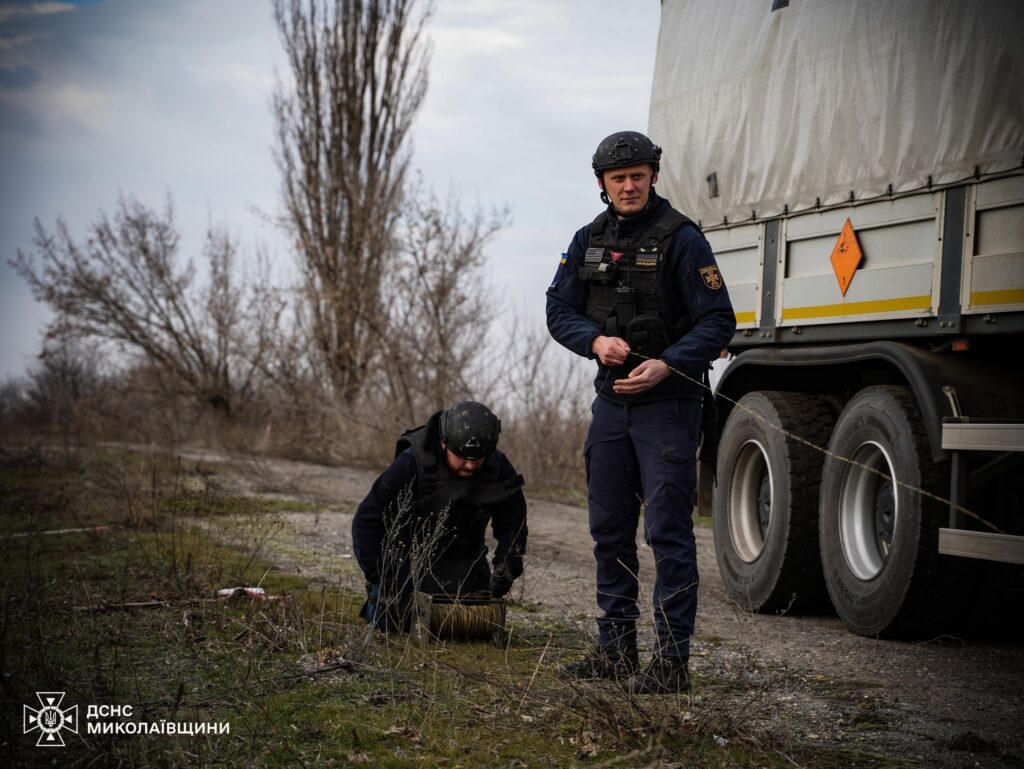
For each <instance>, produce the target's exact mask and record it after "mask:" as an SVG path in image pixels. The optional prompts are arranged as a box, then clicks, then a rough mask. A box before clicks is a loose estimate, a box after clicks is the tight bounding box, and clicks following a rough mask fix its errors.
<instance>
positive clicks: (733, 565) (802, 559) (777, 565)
mask: <svg viewBox="0 0 1024 769" xmlns="http://www.w3.org/2000/svg"><path fill="white" fill-rule="evenodd" d="M833 421H834V420H833V418H832V415H831V413H830V412H829V410H828V408H827V407H826V406H825V404H824V402H823V401H821V400H820V399H818V398H815V397H813V396H810V395H803V394H800V393H788V392H773V391H767V390H765V391H757V392H751V393H747V394H746V395H744V396H743V398H741V399H740V401H739V405H738V406H737V407H736V408H734V409H733V410H732V413H731V414H730V415H729V419H728V420H727V421H726V423H725V429H724V430H723V431H722V440H721V444H720V448H719V453H718V486H717V488H716V489H715V496H714V502H713V506H712V515H713V523H714V532H715V553H716V555H717V557H718V570H719V572H720V573H721V575H722V580H723V582H725V587H726V590H727V591H728V592H729V595H730V596H731V597H732V598H733V599H734V600H736V601H737V602H738V603H739V604H740V605H741V606H743V607H744V608H747V609H750V610H754V611H763V612H769V611H782V610H787V609H799V610H801V611H811V610H815V609H818V608H821V607H823V606H827V605H828V600H827V594H826V592H825V588H824V583H823V581H822V577H821V560H820V554H819V550H818V484H819V481H820V478H821V468H822V458H823V456H824V454H823V452H821V451H819V450H815V449H814V448H812V446H820V447H823V446H825V445H826V444H827V443H828V436H829V432H830V430H831V428H832V424H833Z"/></svg>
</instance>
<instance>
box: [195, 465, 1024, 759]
mask: <svg viewBox="0 0 1024 769" xmlns="http://www.w3.org/2000/svg"><path fill="white" fill-rule="evenodd" d="M189 456H191V458H192V459H195V460H198V459H206V460H210V459H213V457H211V456H209V455H201V454H198V453H197V454H193V455H189ZM204 464H205V462H204ZM373 478H374V474H373V473H371V472H369V471H363V470H353V469H347V468H327V467H323V466H318V465H311V464H303V463H297V462H286V461H276V460H275V461H259V462H256V463H252V462H250V463H249V464H248V465H242V464H239V463H238V462H237V461H236V462H235V463H233V464H232V465H230V469H229V466H224V467H223V468H222V469H221V470H219V471H218V472H217V474H216V475H215V476H214V477H213V482H214V484H215V485H217V486H220V487H222V488H224V489H225V490H230V491H233V492H242V493H248V494H267V495H271V496H274V497H284V498H293V499H299V500H302V501H305V502H307V503H313V505H314V506H315V507H316V508H317V509H318V510H320V512H316V513H292V514H287V515H286V516H285V522H286V531H285V532H284V535H285V536H284V537H283V538H282V540H281V541H282V542H285V541H287V542H288V543H289V544H288V546H287V547H284V546H283V545H278V547H279V550H278V552H277V553H275V556H277V557H278V558H279V559H284V560H288V561H290V562H291V565H293V566H296V567H299V568H302V569H303V571H305V572H306V573H313V574H314V575H316V574H318V573H319V574H320V575H321V576H322V577H323V578H329V579H334V580H338V579H341V580H349V579H350V580H352V584H353V586H357V585H359V584H361V583H360V582H359V576H358V571H357V570H356V569H355V565H354V562H353V561H352V560H351V552H352V551H351V536H350V524H351V518H352V513H353V511H354V509H355V507H356V505H357V504H358V502H359V501H360V500H361V499H362V497H363V495H364V494H365V493H366V490H367V489H368V488H369V485H370V483H371V482H372V480H373ZM529 527H530V538H529V553H528V560H527V572H526V574H525V575H524V578H523V579H521V580H519V581H518V582H517V584H516V587H515V588H514V590H513V593H512V598H513V599H514V601H515V602H516V604H519V605H520V606H528V607H529V608H530V610H531V613H533V614H534V615H536V614H538V613H539V614H540V615H541V616H543V617H545V618H546V619H547V620H548V621H551V622H553V623H559V624H561V625H569V626H578V627H579V628H580V630H581V632H584V633H588V634H589V633H592V632H593V617H594V616H595V613H596V606H595V604H594V565H593V556H592V553H591V542H590V538H589V534H588V531H587V515H586V511H585V510H583V509H581V508H578V507H572V506H568V505H563V504H555V503H551V502H546V501H543V500H537V499H531V500H530V511H529ZM697 545H698V553H699V567H700V573H701V585H700V593H699V611H698V620H697V621H698V624H697V631H696V636H695V639H694V643H693V649H692V655H693V656H692V659H691V669H692V671H693V672H694V673H695V677H696V687H695V698H699V697H700V681H701V678H702V677H708V678H714V679H718V680H721V679H726V680H728V681H729V682H730V684H731V685H732V688H733V690H734V691H735V692H736V693H737V694H736V696H737V697H739V698H741V699H742V698H746V701H748V702H749V703H750V708H749V714H750V716H749V722H748V723H747V724H746V725H745V726H746V728H747V729H748V731H752V732H753V733H755V734H756V733H758V732H770V733H771V734H772V735H773V736H774V737H776V738H780V737H781V738H782V739H783V740H787V739H798V740H800V741H801V742H804V743H809V744H812V745H813V744H816V743H820V744H822V745H846V746H848V747H851V748H856V749H858V750H861V751H868V752H872V753H877V754H879V755H880V756H894V757H899V758H906V759H913V760H918V761H920V762H921V764H922V765H923V766H929V767H930V766H935V767H950V768H955V769H961V768H963V767H985V768H986V769H988V768H992V769H1004V768H1006V769H1011V768H1013V767H1018V768H1019V767H1024V645H1022V644H1021V643H1019V642H1016V643H1015V642H1005V641H1004V642H976V641H963V640H960V639H953V638H944V639H938V640H934V641H928V642H919V643H903V642H893V641H879V640H874V639H868V638H862V637H860V636H857V635H854V634H852V633H850V632H849V631H847V630H846V628H845V627H844V626H843V624H842V623H841V622H840V621H839V620H838V619H837V618H835V617H826V616H817V617H791V616H782V617H780V616H766V615H750V614H747V613H745V612H743V611H740V610H739V609H738V608H737V607H735V606H734V605H733V604H732V603H731V602H730V601H729V600H728V598H727V597H726V596H725V593H724V590H723V586H722V582H721V579H720V578H719V576H718V569H717V566H716V564H715V556H714V549H713V545H712V538H711V531H710V529H709V528H707V527H706V526H705V527H699V528H698V529H697ZM640 552H641V574H640V576H641V580H642V582H643V584H644V585H646V586H647V588H648V589H649V587H650V585H651V583H652V581H653V573H654V570H653V562H652V559H651V554H650V550H649V549H648V548H647V547H645V546H642V543H641V547H640ZM318 564H319V565H318ZM324 564H328V565H330V567H329V568H326V569H325V568H324ZM1022 609H1024V607H1016V611H1017V612H1019V611H1021V610H1022ZM511 616H512V621H513V622H514V621H515V617H516V611H515V605H514V606H513V612H512V615H511ZM640 632H641V643H642V644H643V645H644V646H643V647H642V648H649V647H650V641H651V639H652V637H653V628H652V624H651V622H650V621H649V620H648V621H647V622H644V623H643V624H642V625H641V629H640Z"/></svg>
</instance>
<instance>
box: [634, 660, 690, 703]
mask: <svg viewBox="0 0 1024 769" xmlns="http://www.w3.org/2000/svg"><path fill="white" fill-rule="evenodd" d="M629 688H630V690H631V691H632V692H633V694H674V693H676V692H688V691H690V670H689V660H687V659H686V658H685V657H662V656H661V655H655V656H654V657H653V658H652V659H651V663H650V664H649V665H648V666H647V669H646V670H644V672H643V673H638V674H637V675H635V676H633V679H632V680H631V681H630V683H629Z"/></svg>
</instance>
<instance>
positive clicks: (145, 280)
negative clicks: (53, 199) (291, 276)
mask: <svg viewBox="0 0 1024 769" xmlns="http://www.w3.org/2000/svg"><path fill="white" fill-rule="evenodd" d="M35 248H36V252H37V253H38V255H39V257H40V262H41V263H40V264H39V265H38V266H37V264H36V262H35V260H34V259H33V257H32V256H31V255H28V254H25V253H23V252H21V251H19V252H18V256H17V259H15V260H14V261H13V262H12V265H13V266H14V268H15V269H16V270H17V271H18V273H19V274H20V275H21V276H22V277H23V278H24V279H25V280H26V281H28V283H29V285H30V287H31V288H32V291H33V294H34V295H35V297H36V298H37V299H38V300H40V301H43V302H45V303H46V304H48V305H49V306H50V307H51V308H52V309H53V311H54V313H55V315H56V317H55V319H54V321H53V323H51V325H50V327H49V329H48V332H47V338H48V339H49V340H51V341H53V340H75V339H87V340H98V341H105V342H112V343H114V344H115V345H117V346H119V347H120V348H122V349H126V350H128V351H133V352H137V353H141V354H142V355H144V356H145V358H146V360H147V361H149V362H150V364H152V365H153V366H155V367H156V368H157V369H159V371H160V372H161V373H162V374H163V375H164V376H166V377H168V380H167V381H168V382H169V383H173V386H174V387H176V388H177V389H179V390H180V391H181V392H183V393H184V394H187V395H188V396H190V397H193V398H196V399H198V400H201V401H202V402H204V403H206V404H208V405H210V406H212V407H213V408H215V409H217V410H219V411H221V412H224V413H230V411H231V409H232V407H233V406H234V405H235V403H236V400H237V399H238V398H240V397H244V396H245V395H246V394H247V392H248V391H249V389H250V388H251V386H252V384H253V377H254V374H255V372H256V371H257V370H258V369H259V363H260V361H261V360H262V357H263V356H264V355H265V354H266V352H267V346H266V344H265V343H266V340H267V339H268V338H269V336H270V331H269V329H270V328H271V327H272V326H273V325H274V323H275V321H276V319H277V316H278V314H279V312H280V310H279V308H276V307H274V306H273V305H271V306H270V307H267V306H266V304H265V303H261V302H260V301H258V300H261V299H265V297H262V296H259V295H257V294H256V293H254V292H252V291H251V290H249V289H248V287H247V286H244V285H238V283H237V282H236V280H237V276H236V275H235V274H234V273H235V270H234V265H235V258H236V252H237V247H236V245H235V243H234V241H232V240H231V238H230V236H229V235H228V234H227V233H226V232H224V231H222V230H218V229H216V228H213V227H211V228H210V230H209V231H208V232H207V236H206V242H205V246H204V258H205V261H206V263H207V267H208V270H209V280H208V282H207V283H206V285H198V284H197V283H196V280H195V278H196V267H195V264H194V262H193V261H192V260H188V261H187V262H186V263H185V264H184V265H180V264H179V258H178V250H179V235H178V232H177V229H176V227H175V223H174V212H173V208H172V205H171V202H170V201H169V200H168V202H167V204H166V208H165V210H164V212H163V213H162V214H161V213H157V212H156V211H154V210H152V209H150V208H147V207H146V206H144V205H143V204H142V203H140V202H139V201H137V200H134V199H125V198H121V199H120V200H119V201H118V205H117V209H116V211H115V213H114V215H113V217H109V216H108V215H107V214H105V213H101V214H100V216H99V218H98V219H97V220H96V221H95V222H94V223H93V224H92V225H91V226H90V228H89V232H88V235H87V237H86V239H85V241H84V242H78V241H76V240H75V239H74V238H73V237H72V236H71V233H70V232H69V230H68V227H67V225H66V224H65V223H64V221H63V220H60V219H58V221H57V225H56V228H55V230H54V231H53V232H51V231H49V230H47V229H46V228H45V227H44V226H43V225H42V223H41V222H40V221H39V220H38V219H37V220H36V222H35ZM248 343H255V344H256V345H257V346H256V347H255V348H249V347H247V344H248Z"/></svg>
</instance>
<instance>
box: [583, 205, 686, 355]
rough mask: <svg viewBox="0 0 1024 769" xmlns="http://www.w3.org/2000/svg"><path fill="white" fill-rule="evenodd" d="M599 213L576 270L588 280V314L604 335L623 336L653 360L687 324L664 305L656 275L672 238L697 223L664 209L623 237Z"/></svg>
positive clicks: (605, 217) (606, 215)
mask: <svg viewBox="0 0 1024 769" xmlns="http://www.w3.org/2000/svg"><path fill="white" fill-rule="evenodd" d="M608 217H609V213H608V212H607V211H604V212H602V213H601V214H599V215H598V217H597V218H596V219H594V221H593V222H592V223H591V225H590V241H589V244H588V247H587V252H586V254H585V255H584V257H583V266H582V267H581V268H580V279H581V280H583V281H584V282H586V284H587V288H588V290H587V308H586V313H587V317H588V318H590V319H591V320H592V321H594V322H595V323H597V324H598V326H599V327H600V328H601V329H602V333H604V334H606V335H608V336H617V337H621V338H622V339H625V340H626V342H627V343H628V344H629V346H630V348H631V349H632V350H635V351H636V352H638V353H641V354H643V355H646V356H648V357H651V358H657V357H658V356H659V355H661V354H662V353H663V352H664V351H665V348H667V347H668V346H669V345H671V344H673V343H674V342H676V341H677V340H678V339H679V338H680V337H682V336H683V335H684V334H685V333H686V332H687V331H689V328H686V327H685V322H684V321H681V319H680V315H679V312H678V311H677V310H676V309H675V308H672V307H668V306H666V302H665V301H664V298H663V297H662V296H661V293H660V291H659V286H658V274H659V273H660V272H661V268H662V265H663V264H664V260H665V251H666V250H667V249H668V244H669V243H670V242H671V240H672V237H673V236H674V235H675V234H676V233H677V232H678V231H679V230H680V229H681V228H683V227H687V226H690V227H696V226H697V225H696V224H695V223H694V222H693V221H692V220H691V219H689V218H688V217H686V216H684V215H683V214H681V213H679V212H678V211H676V210H675V209H673V208H668V209H667V210H666V211H665V212H664V213H662V214H661V215H660V216H659V217H658V218H657V219H655V220H654V223H653V224H651V226H649V227H648V228H647V229H646V230H644V231H643V232H640V233H636V234H633V235H630V236H628V237H623V236H621V235H618V234H617V233H616V232H615V229H614V228H613V227H611V226H610V222H609V218H608Z"/></svg>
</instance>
